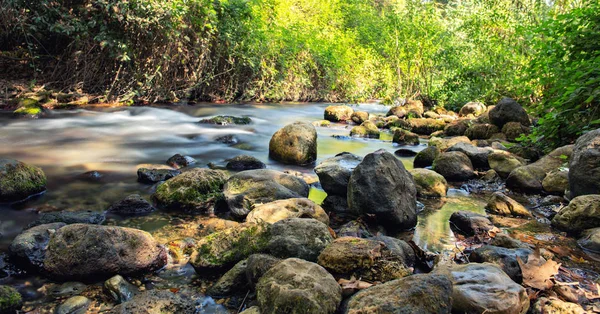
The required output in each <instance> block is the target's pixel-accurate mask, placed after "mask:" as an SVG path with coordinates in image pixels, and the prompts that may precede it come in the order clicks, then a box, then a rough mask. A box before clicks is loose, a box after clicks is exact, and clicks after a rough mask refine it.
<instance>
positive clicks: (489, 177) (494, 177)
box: [481, 169, 501, 183]
mask: <svg viewBox="0 0 600 314" xmlns="http://www.w3.org/2000/svg"><path fill="white" fill-rule="evenodd" d="M481 180H483V181H484V182H487V183H493V182H499V181H500V180H501V179H500V175H498V173H497V172H496V170H494V169H490V170H488V171H486V172H485V173H483V176H482V177H481Z"/></svg>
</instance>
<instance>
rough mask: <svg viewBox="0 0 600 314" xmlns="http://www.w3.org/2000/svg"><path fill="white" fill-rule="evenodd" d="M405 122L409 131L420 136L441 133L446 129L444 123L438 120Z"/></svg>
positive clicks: (411, 120) (413, 119)
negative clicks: (408, 126)
mask: <svg viewBox="0 0 600 314" xmlns="http://www.w3.org/2000/svg"><path fill="white" fill-rule="evenodd" d="M407 121H408V123H409V125H410V129H411V131H412V132H415V133H417V134H421V135H430V134H431V133H433V132H435V131H443V130H444V128H445V127H446V122H444V120H440V119H415V118H409V119H408V120H407Z"/></svg>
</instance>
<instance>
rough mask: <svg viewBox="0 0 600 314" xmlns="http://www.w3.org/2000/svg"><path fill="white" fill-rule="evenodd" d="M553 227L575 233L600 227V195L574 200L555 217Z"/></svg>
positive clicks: (584, 196) (583, 196)
mask: <svg viewBox="0 0 600 314" xmlns="http://www.w3.org/2000/svg"><path fill="white" fill-rule="evenodd" d="M552 226H554V227H556V228H558V229H561V230H565V231H568V232H573V233H579V232H581V231H583V230H585V229H590V228H595V227H598V226H600V195H596V194H590V195H582V196H578V197H576V198H574V199H572V200H571V202H570V203H569V205H568V206H567V207H564V208H563V209H561V210H560V211H559V212H558V214H556V216H554V218H553V219H552Z"/></svg>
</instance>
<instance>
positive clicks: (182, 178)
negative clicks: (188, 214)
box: [152, 169, 227, 211]
mask: <svg viewBox="0 0 600 314" xmlns="http://www.w3.org/2000/svg"><path fill="white" fill-rule="evenodd" d="M226 180H227V177H226V175H225V173H224V172H222V171H218V170H210V169H192V170H190V171H187V172H185V173H183V174H181V175H179V176H177V177H175V178H172V179H170V180H167V181H166V182H165V183H163V184H162V185H160V186H159V187H158V188H157V189H156V192H155V193H154V195H153V196H152V197H153V198H154V200H156V202H157V203H158V204H159V205H160V206H162V207H165V208H170V209H187V210H202V211H206V210H208V209H210V208H211V207H212V206H213V205H214V203H215V202H216V201H217V200H219V199H222V198H223V193H222V190H223V185H224V184H225V181H226Z"/></svg>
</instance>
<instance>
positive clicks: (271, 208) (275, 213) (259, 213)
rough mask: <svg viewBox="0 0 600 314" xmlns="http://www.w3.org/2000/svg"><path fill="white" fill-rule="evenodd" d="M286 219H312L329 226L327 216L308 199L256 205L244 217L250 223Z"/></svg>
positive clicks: (293, 199) (292, 199) (274, 221)
mask: <svg viewBox="0 0 600 314" xmlns="http://www.w3.org/2000/svg"><path fill="white" fill-rule="evenodd" d="M288 218H314V219H316V220H318V221H320V222H322V223H324V224H329V216H328V215H327V213H326V212H325V210H323V208H322V207H321V206H319V205H317V204H315V203H314V202H313V201H311V200H309V199H308V198H290V199H285V200H278V201H274V202H270V203H266V204H261V205H257V206H256V207H255V208H254V209H253V210H252V211H251V212H250V213H248V216H247V217H246V221H247V222H250V223H260V222H266V223H270V224H273V223H276V222H278V221H281V220H284V219H288Z"/></svg>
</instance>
